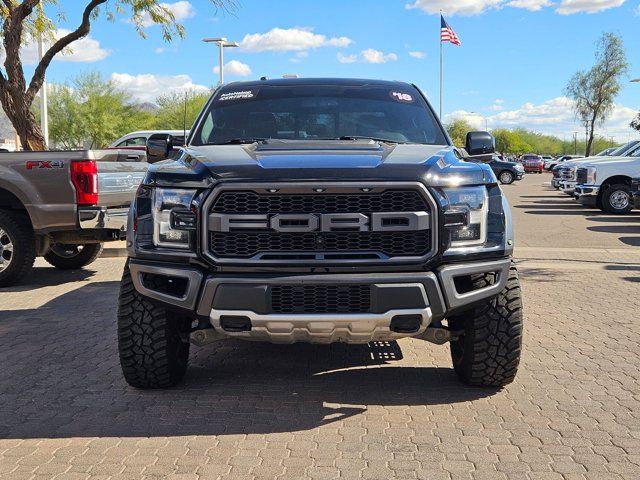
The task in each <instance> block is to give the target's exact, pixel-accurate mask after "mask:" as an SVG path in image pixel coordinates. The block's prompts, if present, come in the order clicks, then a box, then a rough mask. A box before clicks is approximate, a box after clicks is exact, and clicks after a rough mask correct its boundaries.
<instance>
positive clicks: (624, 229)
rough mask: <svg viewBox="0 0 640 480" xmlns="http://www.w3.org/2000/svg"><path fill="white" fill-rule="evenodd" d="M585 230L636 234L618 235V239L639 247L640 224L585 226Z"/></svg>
mask: <svg viewBox="0 0 640 480" xmlns="http://www.w3.org/2000/svg"><path fill="white" fill-rule="evenodd" d="M587 230H590V231H592V232H601V233H614V234H626V233H631V234H636V235H635V236H632V237H626V236H621V237H618V240H620V241H621V242H622V243H624V244H625V245H630V246H632V247H640V225H603V226H597V227H587Z"/></svg>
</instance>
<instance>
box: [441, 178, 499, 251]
mask: <svg viewBox="0 0 640 480" xmlns="http://www.w3.org/2000/svg"><path fill="white" fill-rule="evenodd" d="M444 194H445V196H446V197H447V199H448V200H449V206H448V208H447V209H448V210H451V211H462V212H466V217H467V221H466V225H460V226H456V227H454V228H451V229H450V232H451V246H452V247H470V246H474V245H482V244H483V243H485V241H486V239H487V208H488V205H487V204H488V200H489V197H488V195H487V189H486V188H485V187H460V188H445V189H444Z"/></svg>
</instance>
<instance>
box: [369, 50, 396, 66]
mask: <svg viewBox="0 0 640 480" xmlns="http://www.w3.org/2000/svg"><path fill="white" fill-rule="evenodd" d="M362 59H363V60H364V61H365V62H367V63H387V62H388V61H394V62H395V61H396V60H398V56H397V55H396V54H395V53H387V54H385V53H384V52H381V51H380V50H375V49H373V48H367V49H366V50H363V51H362Z"/></svg>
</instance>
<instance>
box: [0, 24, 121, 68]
mask: <svg viewBox="0 0 640 480" xmlns="http://www.w3.org/2000/svg"><path fill="white" fill-rule="evenodd" d="M69 33H71V30H67V29H64V28H60V29H58V30H56V31H55V32H54V34H53V36H54V38H56V39H58V38H61V37H64V36H65V35H68V34H69ZM49 47H51V42H48V41H45V42H44V50H45V51H46V50H47V49H48V48H49ZM110 53H111V52H110V51H109V50H106V49H104V48H102V47H101V46H100V42H99V41H98V40H96V39H95V38H93V37H90V36H86V37H84V38H81V39H80V40H76V41H75V42H73V43H72V44H71V45H70V46H69V48H68V49H66V50H63V51H62V53H59V54H58V55H56V56H55V57H53V60H54V61H56V62H98V61H100V60H104V59H105V58H107V57H108V56H109V54H110ZM4 58H5V55H4V49H3V48H2V47H1V46H0V61H2V62H4ZM20 58H21V59H22V63H23V64H24V65H35V64H37V63H38V43H37V42H36V41H35V40H32V39H26V40H25V42H24V44H23V45H22V47H20Z"/></svg>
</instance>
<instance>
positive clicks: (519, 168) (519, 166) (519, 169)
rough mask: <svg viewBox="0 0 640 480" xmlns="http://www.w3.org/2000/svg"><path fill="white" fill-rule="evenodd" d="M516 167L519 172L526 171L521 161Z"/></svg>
mask: <svg viewBox="0 0 640 480" xmlns="http://www.w3.org/2000/svg"><path fill="white" fill-rule="evenodd" d="M514 168H515V169H516V170H517V171H519V172H524V167H523V166H522V165H520V164H519V163H518V164H517V165H516V166H515V167H514Z"/></svg>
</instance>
